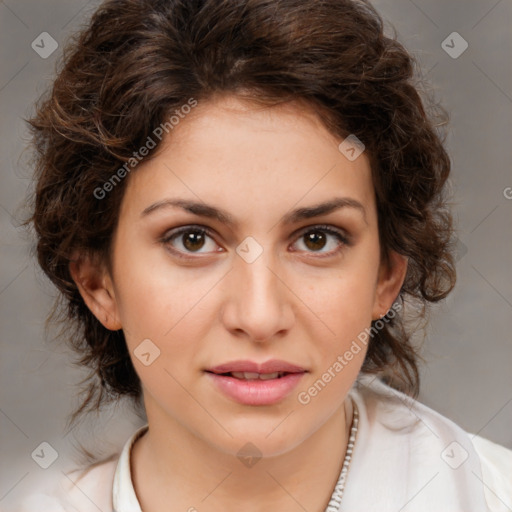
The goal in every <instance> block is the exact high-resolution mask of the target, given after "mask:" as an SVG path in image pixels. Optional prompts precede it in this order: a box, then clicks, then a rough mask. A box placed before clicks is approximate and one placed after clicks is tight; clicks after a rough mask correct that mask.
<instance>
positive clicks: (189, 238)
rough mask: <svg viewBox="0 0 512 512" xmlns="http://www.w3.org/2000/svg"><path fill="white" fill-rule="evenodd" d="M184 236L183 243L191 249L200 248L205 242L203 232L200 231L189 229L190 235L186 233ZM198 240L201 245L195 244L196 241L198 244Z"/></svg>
mask: <svg viewBox="0 0 512 512" xmlns="http://www.w3.org/2000/svg"><path fill="white" fill-rule="evenodd" d="M184 238H185V240H184V242H183V245H184V246H185V247H186V248H187V249H189V250H194V249H200V248H201V247H202V246H203V244H204V237H203V234H202V233H199V232H198V231H189V233H188V235H184ZM198 241H199V246H197V245H194V243H196V244H197V242H198Z"/></svg>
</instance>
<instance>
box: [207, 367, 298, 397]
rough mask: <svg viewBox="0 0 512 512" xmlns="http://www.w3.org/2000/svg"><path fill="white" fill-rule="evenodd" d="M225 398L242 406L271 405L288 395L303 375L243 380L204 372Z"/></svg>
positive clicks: (290, 374)
mask: <svg viewBox="0 0 512 512" xmlns="http://www.w3.org/2000/svg"><path fill="white" fill-rule="evenodd" d="M206 374H207V375H208V376H209V377H210V378H211V379H212V380H213V382H214V383H215V385H216V386H217V388H218V389H219V390H220V391H222V393H224V394H225V395H226V396H228V397H229V398H231V399H233V400H235V401H236V402H239V403H241V404H244V405H272V404H276V403H278V402H280V401H281V400H283V399H284V398H285V397H286V396H287V395H289V394H290V393H291V392H292V390H293V389H294V388H295V387H296V386H297V384H298V383H299V381H300V380H301V379H302V377H303V375H304V373H289V374H287V375H285V376H284V377H281V378H280V379H269V380H261V379H254V380H243V379H236V378H235V377H227V376H225V375H218V374H215V373H210V372H206Z"/></svg>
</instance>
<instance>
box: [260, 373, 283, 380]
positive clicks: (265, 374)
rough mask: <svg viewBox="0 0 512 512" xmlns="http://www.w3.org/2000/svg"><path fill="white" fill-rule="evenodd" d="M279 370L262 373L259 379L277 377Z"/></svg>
mask: <svg viewBox="0 0 512 512" xmlns="http://www.w3.org/2000/svg"><path fill="white" fill-rule="evenodd" d="M279 375H280V374H279V372H274V373H262V374H261V375H260V379H261V380H270V379H277V378H278V377H279Z"/></svg>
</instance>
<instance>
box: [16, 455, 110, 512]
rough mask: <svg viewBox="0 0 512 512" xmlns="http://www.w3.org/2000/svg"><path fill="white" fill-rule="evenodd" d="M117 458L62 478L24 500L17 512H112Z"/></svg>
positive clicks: (62, 475)
mask: <svg viewBox="0 0 512 512" xmlns="http://www.w3.org/2000/svg"><path fill="white" fill-rule="evenodd" d="M117 461H118V456H117V455H114V456H112V457H110V458H109V459H107V460H104V461H101V462H98V463H96V464H93V465H91V466H89V467H87V468H85V469H77V470H74V471H70V472H68V473H64V474H61V476H60V477H59V478H58V480H57V481H56V482H55V483H54V484H53V485H46V486H45V488H44V489H37V490H35V491H34V492H33V493H31V494H30V495H29V496H27V497H26V498H24V500H23V501H22V503H21V504H20V508H19V509H17V511H16V512H75V511H78V512H98V510H102V511H103V512H111V511H112V483H113V479H114V474H115V470H116V466H117Z"/></svg>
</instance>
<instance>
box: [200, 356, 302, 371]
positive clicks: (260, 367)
mask: <svg viewBox="0 0 512 512" xmlns="http://www.w3.org/2000/svg"><path fill="white" fill-rule="evenodd" d="M206 371H208V372H213V373H230V372H250V373H259V374H262V373H263V374H264V373H274V372H286V373H304V372H305V371H306V370H305V369H304V368H302V367H300V366H297V365H295V364H292V363H288V362H286V361H281V360H279V359H271V360H270V361H265V362H264V363H256V362H255V361H241V360H240V361H231V362H229V363H224V364H220V365H218V366H214V367H213V368H208V369H207V370H206Z"/></svg>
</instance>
